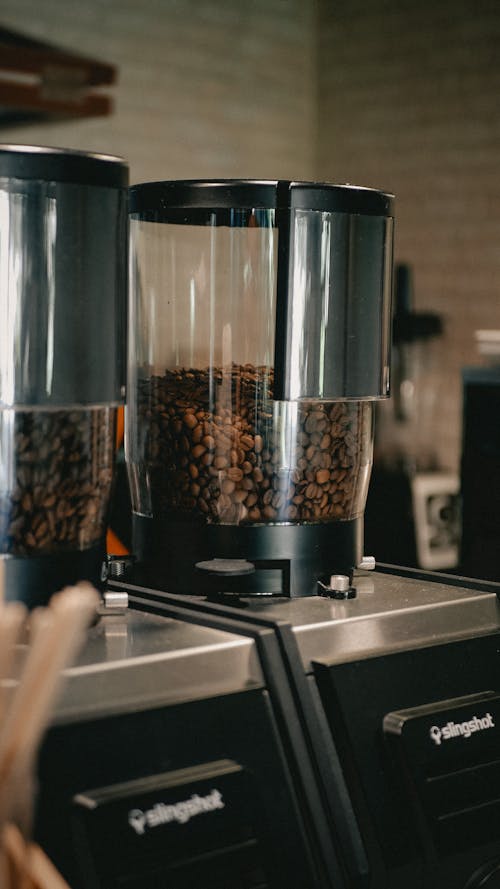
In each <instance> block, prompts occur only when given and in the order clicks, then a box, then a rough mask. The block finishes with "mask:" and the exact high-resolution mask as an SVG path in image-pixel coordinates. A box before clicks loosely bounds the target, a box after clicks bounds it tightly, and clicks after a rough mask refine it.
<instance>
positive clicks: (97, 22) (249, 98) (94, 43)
mask: <svg viewBox="0 0 500 889" xmlns="http://www.w3.org/2000/svg"><path fill="white" fill-rule="evenodd" d="M0 24H3V25H4V26H5V27H11V28H16V29H19V30H22V31H24V32H25V33H27V34H29V35H30V36H34V37H40V38H42V39H45V40H47V41H51V42H53V43H57V44H59V45H61V46H62V47H65V48H68V49H73V50H76V51H79V52H81V53H84V54H88V55H92V56H95V57H97V58H98V59H102V60H103V61H109V62H111V63H112V64H115V65H117V66H118V68H119V72H120V78H119V84H118V87H117V89H116V112H115V114H114V115H113V116H112V117H110V118H94V119H86V120H79V121H71V122H65V123H57V124H53V123H52V124H50V125H47V124H43V125H31V126H29V127H19V126H17V127H9V128H8V129H5V128H2V130H0V138H1V139H3V141H7V140H10V141H18V142H21V141H22V142H26V141H31V142H38V143H40V144H56V145H64V146H65V147H78V148H84V149H89V150H99V151H107V152H111V153H115V154H121V155H124V156H125V157H126V158H127V159H128V160H129V162H130V164H131V178H132V180H133V181H134V182H137V181H143V180H146V179H150V180H151V179H168V178H182V177H186V178H196V177H208V176H213V177H218V176H220V177H233V176H242V177H257V178H264V177H266V178H274V177H280V176H281V177H283V178H312V177H313V175H314V161H315V150H316V87H317V78H316V53H315V47H316V3H315V2H314V0H313V2H309V0H305V2H304V0H142V2H138V0H81V2H79V3H74V2H68V0H43V3H40V2H39V0H2V4H1V8H0Z"/></svg>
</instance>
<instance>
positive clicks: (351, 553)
mask: <svg viewBox="0 0 500 889" xmlns="http://www.w3.org/2000/svg"><path fill="white" fill-rule="evenodd" d="M392 245H393V198H392V196H391V195H388V194H384V193H382V192H380V191H375V190H373V189H368V188H358V187H354V186H338V185H327V184H321V183H309V182H289V181H251V180H222V181H198V180H196V181H176V182H153V183H144V184H141V185H136V186H134V187H133V188H132V189H131V195H130V288H131V291H130V293H131V299H130V317H129V379H128V390H129V391H128V406H127V420H126V456H127V462H128V471H129V478H130V486H131V496H132V505H133V540H134V545H133V550H134V555H135V557H136V559H137V563H136V568H135V577H136V578H138V580H139V582H141V583H150V584H153V585H155V586H156V587H157V588H160V589H165V590H168V591H169V592H174V593H204V594H209V595H210V594H213V593H222V594H227V595H230V594H235V595H242V594H244V595H247V594H260V595H263V594H268V595H281V596H290V597H296V596H308V595H316V594H317V593H318V591H322V592H326V593H327V594H330V593H331V594H332V595H335V594H339V595H341V596H349V595H350V594H351V593H350V590H351V579H352V572H353V569H354V568H355V567H356V566H358V565H359V564H360V563H361V562H362V559H363V510H364V506H365V500H366V494H367V487H368V482H369V476H370V471H371V464H372V450H373V416H372V411H373V405H374V402H375V401H376V400H377V399H380V398H385V397H387V396H388V393H389V350H390V320H391V305H390V302H391V270H392Z"/></svg>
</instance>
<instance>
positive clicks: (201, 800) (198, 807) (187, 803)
mask: <svg viewBox="0 0 500 889" xmlns="http://www.w3.org/2000/svg"><path fill="white" fill-rule="evenodd" d="M225 807H226V804H225V802H224V800H223V799H222V793H221V792H220V790H212V791H211V792H210V793H207V795H206V796H199V794H197V793H193V794H192V796H191V797H190V798H189V799H186V800H182V801H181V802H179V803H172V804H169V805H167V804H166V803H155V805H154V806H152V808H151V809H145V810H143V809H130V811H129V813H128V823H129V824H130V827H131V828H132V829H133V830H135V832H136V834H137V835H138V836H144V834H145V833H146V830H147V829H150V828H153V827H159V826H160V825H161V824H170V823H171V822H172V821H176V822H177V824H186V822H187V821H189V820H190V818H194V816H195V815H202V814H203V813H204V812H215V811H216V810H217V809H225Z"/></svg>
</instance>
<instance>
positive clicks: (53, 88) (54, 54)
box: [0, 28, 117, 125]
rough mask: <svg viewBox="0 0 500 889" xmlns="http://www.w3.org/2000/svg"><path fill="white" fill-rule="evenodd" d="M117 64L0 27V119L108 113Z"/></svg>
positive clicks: (15, 120)
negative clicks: (109, 90) (110, 92)
mask: <svg viewBox="0 0 500 889" xmlns="http://www.w3.org/2000/svg"><path fill="white" fill-rule="evenodd" d="M116 77H117V69H116V68H115V67H114V66H113V65H109V64H106V63H104V62H100V61H98V60H97V59H93V58H89V57H87V56H81V55H78V54H76V53H74V52H68V51H66V50H63V49H60V48H59V47H56V46H53V45H52V44H49V43H44V42H42V41H39V40H33V39H31V38H29V37H26V36H25V35H23V34H20V33H18V32H16V31H11V30H7V29H5V28H0V125H2V123H4V124H5V123H11V122H22V121H28V120H33V119H34V118H39V117H44V118H47V117H49V118H58V117H75V116H78V117H86V116H97V115H106V114H110V113H111V112H112V110H113V101H112V97H111V96H110V95H109V94H108V93H107V91H106V90H105V88H106V87H108V86H111V85H112V84H114V83H115V82H116Z"/></svg>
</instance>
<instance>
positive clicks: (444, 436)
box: [318, 0, 500, 468]
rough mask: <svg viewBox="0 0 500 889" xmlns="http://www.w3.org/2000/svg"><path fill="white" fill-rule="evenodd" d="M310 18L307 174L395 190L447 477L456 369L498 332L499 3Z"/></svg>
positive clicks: (386, 1) (449, 2) (457, 407)
mask: <svg viewBox="0 0 500 889" xmlns="http://www.w3.org/2000/svg"><path fill="white" fill-rule="evenodd" d="M320 19H321V22H322V27H321V29H320V41H321V42H320V48H321V49H320V66H319V71H320V122H321V127H320V140H319V170H318V173H319V175H321V176H324V177H325V178H330V179H335V180H337V181H351V182H353V181H356V182H359V183H360V184H367V185H373V186H380V187H382V188H386V189H388V190H391V191H393V192H395V194H396V197H397V203H396V207H397V223H396V257H397V259H399V260H402V261H407V262H410V263H411V264H412V265H413V267H414V273H415V299H416V307H417V308H418V309H420V310H422V311H424V310H431V311H435V312H439V313H441V314H442V315H443V319H444V324H445V336H444V338H443V340H442V344H441V346H440V349H439V355H438V361H437V364H436V374H435V377H434V385H435V386H436V387H438V388H439V394H440V401H439V409H438V411H437V412H436V416H435V422H434V425H433V428H430V429H429V438H430V439H431V440H432V441H433V442H434V443H435V446H436V451H437V453H438V456H439V459H440V462H441V463H442V465H444V466H445V467H451V468H456V467H457V465H458V459H459V449H460V429H461V422H460V412H461V387H460V368H461V367H462V366H463V365H465V364H471V363H476V361H477V356H476V351H475V346H474V337H473V333H474V330H475V329H476V328H481V327H492V328H495V327H496V328H500V52H499V46H500V4H499V3H497V2H495V0H479V2H475V3H471V2H468V0H439V2H435V0H420V2H418V3H414V2H413V0H335V3H333V2H330V0H320ZM498 422H499V423H500V417H499V420H498Z"/></svg>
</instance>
